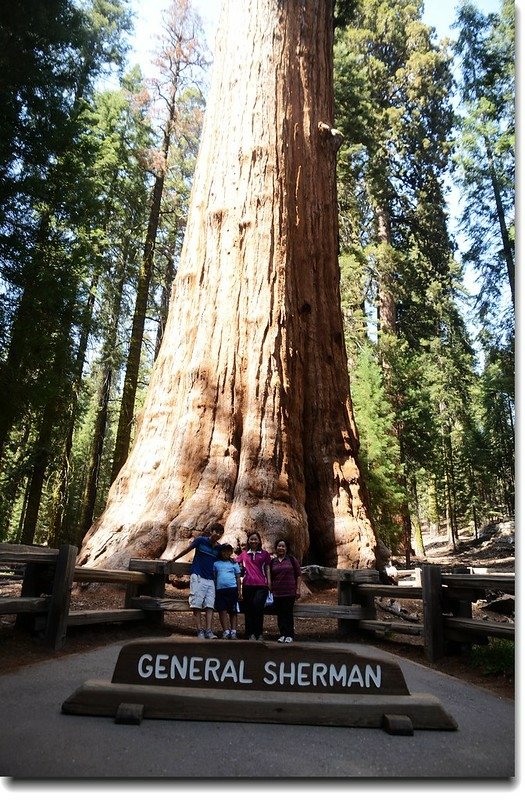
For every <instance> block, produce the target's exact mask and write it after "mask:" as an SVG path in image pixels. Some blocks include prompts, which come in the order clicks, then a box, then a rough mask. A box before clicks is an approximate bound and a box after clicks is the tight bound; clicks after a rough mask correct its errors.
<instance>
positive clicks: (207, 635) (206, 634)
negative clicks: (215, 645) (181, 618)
mask: <svg viewBox="0 0 525 800" xmlns="http://www.w3.org/2000/svg"><path fill="white" fill-rule="evenodd" d="M204 638H205V639H216V638H217V637H216V636H215V634H214V632H213V631H209V630H208V631H205V632H204Z"/></svg>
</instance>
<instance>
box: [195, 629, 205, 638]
mask: <svg viewBox="0 0 525 800" xmlns="http://www.w3.org/2000/svg"><path fill="white" fill-rule="evenodd" d="M197 638H198V639H205V638H206V636H205V633H204V631H203V630H200V631H197Z"/></svg>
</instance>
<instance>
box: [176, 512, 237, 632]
mask: <svg viewBox="0 0 525 800" xmlns="http://www.w3.org/2000/svg"><path fill="white" fill-rule="evenodd" d="M223 533H224V528H223V526H222V525H221V524H220V522H215V523H214V524H213V525H212V526H211V527H210V528H209V529H208V531H206V532H205V533H204V535H202V536H196V537H195V538H194V539H193V541H192V542H191V544H189V545H188V547H186V548H185V549H184V550H182V551H181V552H180V553H178V555H176V556H175V558H173V559H172V560H173V561H177V559H179V558H182V556H185V555H186V553H189V552H190V551H191V550H195V555H194V556H193V562H192V565H191V573H190V594H189V598H188V600H189V604H190V608H191V609H192V610H193V619H194V622H195V626H196V628H197V636H198V637H199V639H216V638H217V636H216V635H215V634H214V633H213V630H212V621H213V609H214V606H215V581H214V572H213V565H214V564H215V562H216V561H217V559H218V558H219V547H218V546H217V542H218V541H219V539H220V538H221V536H222V535H223ZM203 611H204V615H205V627H203V625H202V612H203Z"/></svg>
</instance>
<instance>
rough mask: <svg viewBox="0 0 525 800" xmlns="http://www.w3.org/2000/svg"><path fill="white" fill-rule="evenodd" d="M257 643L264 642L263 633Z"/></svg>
mask: <svg viewBox="0 0 525 800" xmlns="http://www.w3.org/2000/svg"><path fill="white" fill-rule="evenodd" d="M257 641H258V642H264V636H263V635H262V633H261V635H260V636H258V637H257Z"/></svg>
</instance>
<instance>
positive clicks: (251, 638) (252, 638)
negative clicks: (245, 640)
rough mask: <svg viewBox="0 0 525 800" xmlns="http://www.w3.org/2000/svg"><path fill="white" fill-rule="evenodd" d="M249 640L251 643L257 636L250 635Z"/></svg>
mask: <svg viewBox="0 0 525 800" xmlns="http://www.w3.org/2000/svg"><path fill="white" fill-rule="evenodd" d="M249 639H250V641H251V642H254V641H255V640H256V639H257V636H256V635H255V634H254V633H252V635H251V636H250V637H249Z"/></svg>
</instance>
